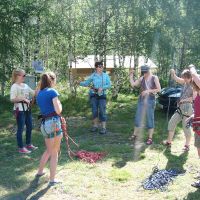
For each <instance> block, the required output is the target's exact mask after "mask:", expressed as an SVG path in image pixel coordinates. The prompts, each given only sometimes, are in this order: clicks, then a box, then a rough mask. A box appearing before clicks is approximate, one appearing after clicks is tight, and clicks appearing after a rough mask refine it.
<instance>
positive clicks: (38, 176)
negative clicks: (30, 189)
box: [35, 172, 45, 178]
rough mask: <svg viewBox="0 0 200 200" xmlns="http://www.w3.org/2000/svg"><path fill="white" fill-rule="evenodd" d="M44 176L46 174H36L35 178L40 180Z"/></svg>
mask: <svg viewBox="0 0 200 200" xmlns="http://www.w3.org/2000/svg"><path fill="white" fill-rule="evenodd" d="M44 175H45V172H42V173H41V174H36V175H35V177H36V178H40V177H42V176H44Z"/></svg>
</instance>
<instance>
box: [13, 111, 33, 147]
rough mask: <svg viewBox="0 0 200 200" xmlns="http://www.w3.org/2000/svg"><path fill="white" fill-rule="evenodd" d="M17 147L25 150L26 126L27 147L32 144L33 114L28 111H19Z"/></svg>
mask: <svg viewBox="0 0 200 200" xmlns="http://www.w3.org/2000/svg"><path fill="white" fill-rule="evenodd" d="M16 119H17V145H18V147H19V148H23V146H24V145H23V138H22V134H23V130H24V125H26V145H29V144H31V133H32V114H31V112H28V111H25V112H23V111H19V113H18V114H17V118H16Z"/></svg>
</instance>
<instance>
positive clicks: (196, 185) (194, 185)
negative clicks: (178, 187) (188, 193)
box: [191, 181, 200, 188]
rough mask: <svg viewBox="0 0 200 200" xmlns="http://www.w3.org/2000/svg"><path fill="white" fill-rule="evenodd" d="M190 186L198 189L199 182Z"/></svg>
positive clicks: (199, 186)
mask: <svg viewBox="0 0 200 200" xmlns="http://www.w3.org/2000/svg"><path fill="white" fill-rule="evenodd" d="M191 186H192V187H195V188H200V181H197V182H194V183H192V184H191Z"/></svg>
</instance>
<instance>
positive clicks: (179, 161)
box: [164, 148, 188, 172]
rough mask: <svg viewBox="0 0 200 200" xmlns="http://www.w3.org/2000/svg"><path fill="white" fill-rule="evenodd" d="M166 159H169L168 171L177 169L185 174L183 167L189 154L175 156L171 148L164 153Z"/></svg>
mask: <svg viewBox="0 0 200 200" xmlns="http://www.w3.org/2000/svg"><path fill="white" fill-rule="evenodd" d="M164 155H165V157H166V158H167V159H168V161H167V165H166V169H172V168H173V169H177V170H179V171H181V172H185V169H184V168H183V165H184V164H185V163H186V161H187V158H188V152H183V153H181V154H180V155H174V154H172V153H171V150H170V148H166V149H165V151H164Z"/></svg>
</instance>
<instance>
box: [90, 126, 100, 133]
mask: <svg viewBox="0 0 200 200" xmlns="http://www.w3.org/2000/svg"><path fill="white" fill-rule="evenodd" d="M90 131H91V132H97V131H98V127H96V126H93V127H92V128H91V129H90Z"/></svg>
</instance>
